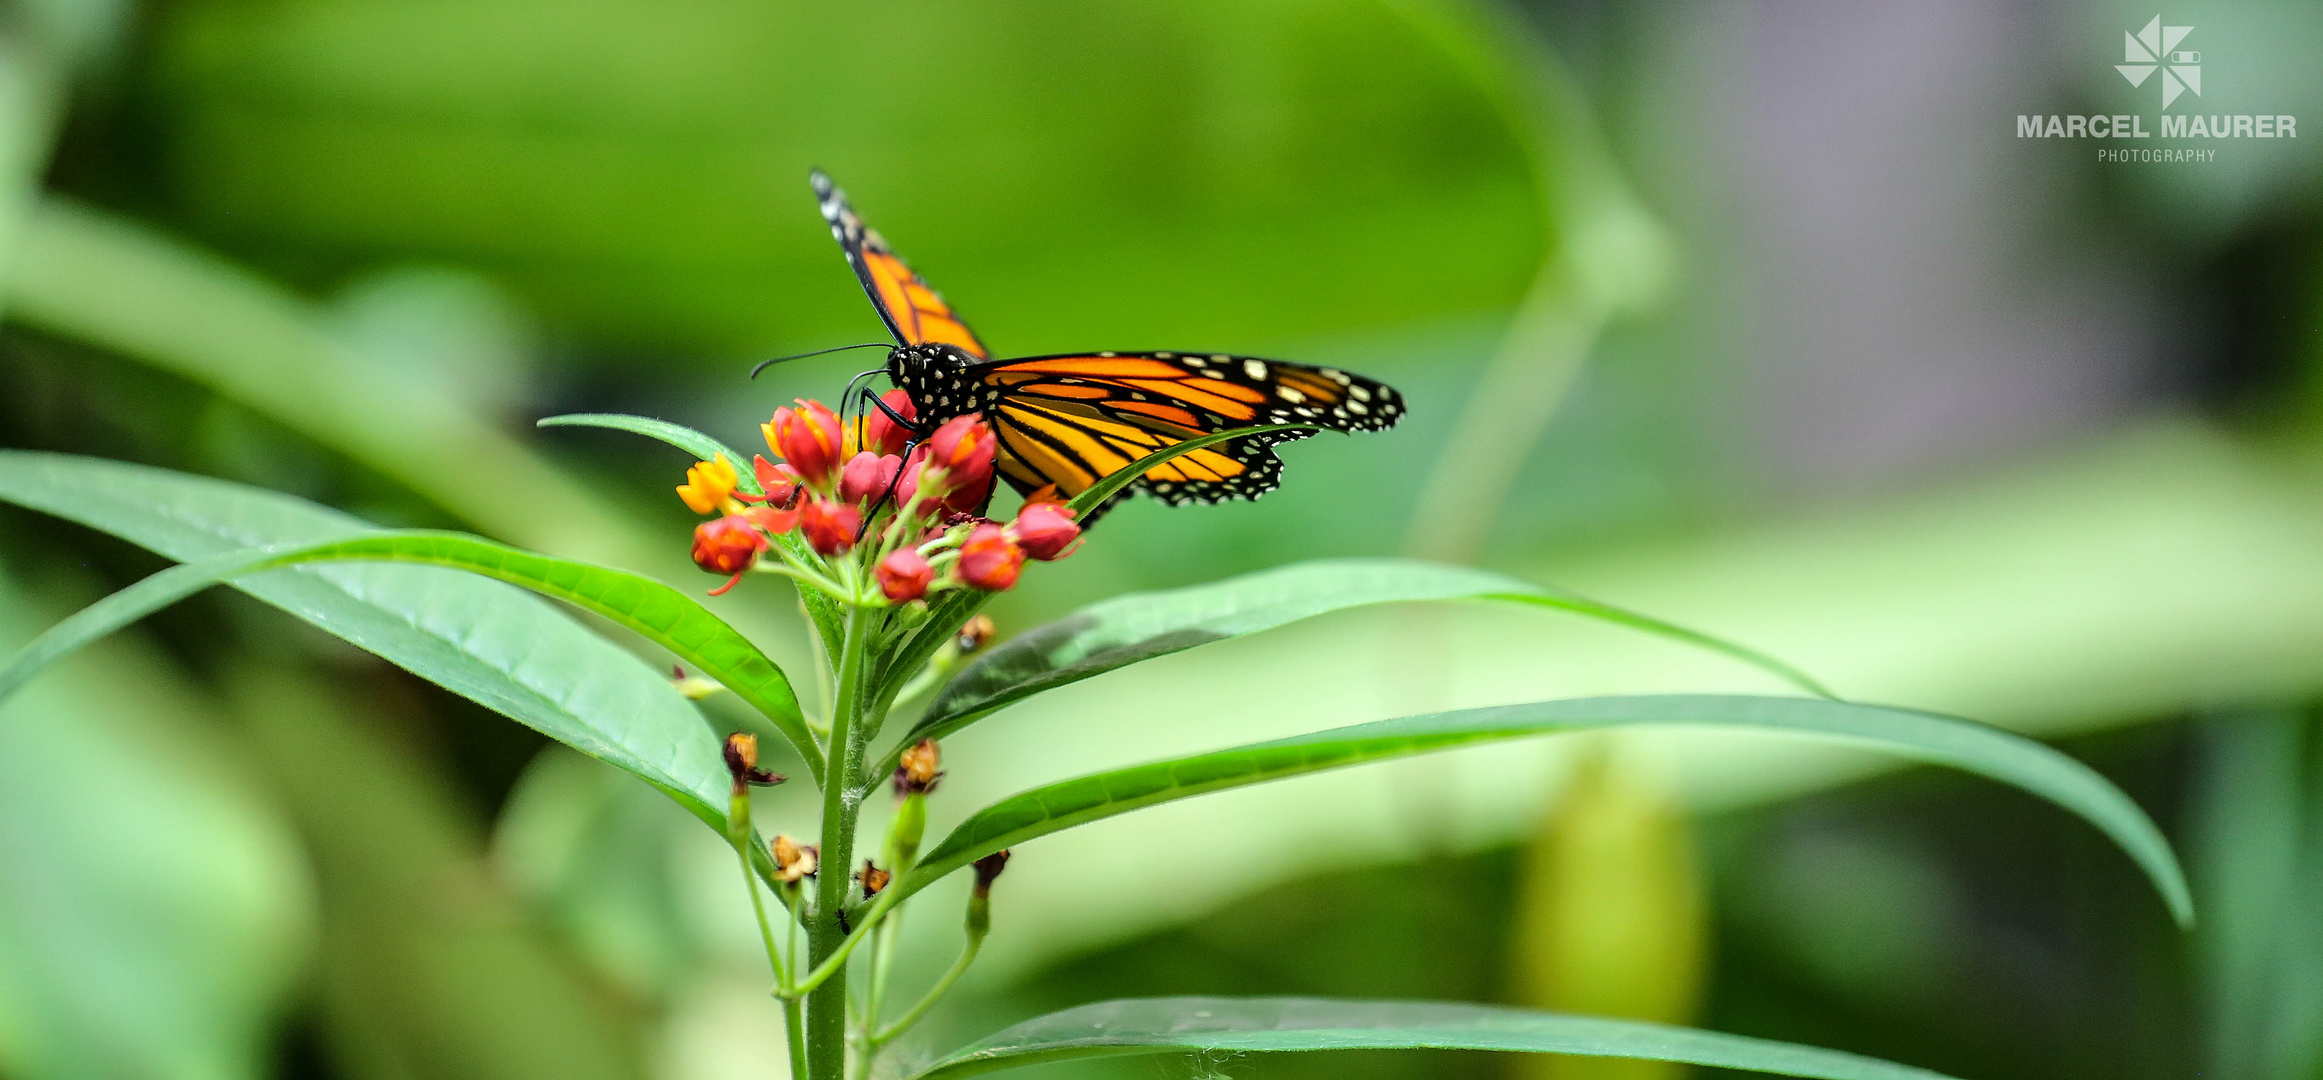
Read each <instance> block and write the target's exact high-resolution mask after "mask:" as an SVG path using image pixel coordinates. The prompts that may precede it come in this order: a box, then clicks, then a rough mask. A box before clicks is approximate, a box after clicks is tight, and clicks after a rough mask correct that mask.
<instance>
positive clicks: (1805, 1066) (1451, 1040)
mask: <svg viewBox="0 0 2323 1080" xmlns="http://www.w3.org/2000/svg"><path fill="white" fill-rule="evenodd" d="M1316 1050H1501V1051H1512V1052H1518V1053H1536V1054H1574V1055H1581V1056H1587V1057H1606V1058H1633V1059H1642V1060H1646V1061H1680V1062H1685V1063H1687V1064H1690V1065H1709V1066H1714V1067H1717V1068H1725V1069H1747V1070H1749V1071H1751V1072H1761V1073H1774V1074H1776V1075H1779V1076H1807V1077H1816V1078H1819V1080H1947V1078H1946V1077H1944V1075H1943V1074H1942V1073H1934V1072H1929V1071H1928V1070H1926V1069H1915V1068H1912V1067H1911V1066H1909V1065H1898V1064H1895V1063H1894V1062H1889V1061H1881V1060H1879V1059H1878V1058H1868V1057H1862V1056H1859V1055H1856V1054H1848V1053H1842V1052H1840V1051H1837V1050H1823V1049H1818V1048H1816V1047H1811V1046H1799V1045H1796V1044H1794V1043H1780V1042H1772V1041H1769V1040H1766V1039H1753V1038H1748V1037H1745V1036H1741V1035H1724V1034H1720V1033H1718V1032H1715V1031H1701V1030H1697V1029H1694V1028H1681V1027H1670V1026H1667V1025H1664V1024H1649V1023H1645V1022H1642V1021H1637V1020H1608V1019H1603V1018H1599V1017H1593V1016H1568V1015H1563V1014H1559V1013H1543V1012H1528V1011H1525V1010H1522V1009H1507V1008H1499V1007H1495V1006H1491V1005H1465V1004H1455V1003H1452V1002H1442V1001H1340V1000H1331V999H1326V998H1213V997H1172V998H1130V999H1127V1000H1122V1001H1102V1002H1098V1003H1096V1004H1094V1005H1082V1006H1079V1007H1077V1008H1071V1009H1066V1010H1064V1011H1062V1012H1053V1013H1050V1014H1048V1015H1047V1016H1041V1017H1035V1018H1033V1019H1031V1020H1027V1021H1025V1022H1024V1023H1021V1024H1018V1025H1016V1026H1015V1027H1011V1028H1008V1029H1006V1030H1003V1031H1001V1032H999V1033H997V1034H995V1035H993V1036H992V1037H990V1038H988V1039H985V1040H983V1041H981V1042H978V1043H976V1044H974V1045H972V1046H967V1047H963V1048H962V1049H960V1050H957V1051H954V1052H953V1053H951V1054H949V1055H947V1056H945V1057H944V1059H943V1060H941V1061H938V1062H937V1063H935V1064H934V1065H931V1066H929V1067H928V1068H926V1069H924V1070H922V1071H920V1072H918V1073H915V1074H913V1076H912V1080H955V1078H957V1077H966V1076H975V1075H977V1074H978V1073H986V1072H993V1071H995V1070H999V1069H1010V1068H1016V1067H1018V1066H1023V1065H1037V1064H1040V1063H1042V1062H1047V1061H1068V1060H1075V1059H1085V1058H1099V1057H1123V1056H1129V1055H1155V1054H1185V1055H1198V1054H1253V1053H1257V1054H1265V1053H1298V1052H1308V1051H1316Z"/></svg>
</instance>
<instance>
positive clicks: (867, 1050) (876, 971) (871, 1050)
mask: <svg viewBox="0 0 2323 1080" xmlns="http://www.w3.org/2000/svg"><path fill="white" fill-rule="evenodd" d="M897 872H898V873H901V872H902V870H901V868H900V867H898V868H897ZM902 932H903V910H902V909H901V908H898V909H896V911H895V913H894V914H892V915H889V916H887V917H885V918H883V919H881V920H879V928H878V929H877V930H874V931H872V934H873V937H872V939H871V986H870V988H869V990H867V991H866V992H865V993H864V1003H863V1053H864V1056H865V1057H866V1058H869V1057H870V1056H871V1055H873V1054H876V1053H878V1052H879V1040H878V1039H877V1038H875V1037H874V1035H873V1033H874V1032H876V1031H877V1030H878V1029H879V1008H880V1006H881V1005H882V1004H884V1003H885V1002H886V1000H887V970H888V968H889V967H890V966H892V965H893V964H894V962H895V943H896V935H898V934H900V933H902Z"/></svg>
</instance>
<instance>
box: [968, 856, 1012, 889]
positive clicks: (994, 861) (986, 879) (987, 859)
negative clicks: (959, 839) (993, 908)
mask: <svg viewBox="0 0 2323 1080" xmlns="http://www.w3.org/2000/svg"><path fill="white" fill-rule="evenodd" d="M1007 868H1008V849H1006V848H1002V849H1001V850H999V851H995V852H993V853H992V854H990V855H986V856H984V857H983V858H981V859H978V860H976V892H975V897H976V899H978V900H984V899H988V898H990V897H991V896H992V882H993V881H994V880H996V879H998V878H999V877H1000V872H1001V871H1002V870H1004V869H1007Z"/></svg>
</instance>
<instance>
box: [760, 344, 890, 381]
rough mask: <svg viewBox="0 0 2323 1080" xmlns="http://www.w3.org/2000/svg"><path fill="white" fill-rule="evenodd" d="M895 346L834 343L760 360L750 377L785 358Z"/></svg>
mask: <svg viewBox="0 0 2323 1080" xmlns="http://www.w3.org/2000/svg"><path fill="white" fill-rule="evenodd" d="M894 347H895V346H893V345H890V344H888V343H887V342H884V341H866V342H864V343H863V344H861V345H834V346H832V347H830V348H828V349H816V350H815V351H813V352H803V353H799V354H797V355H795V356H777V357H775V358H774V359H772V360H761V361H759V362H758V365H757V366H756V367H753V368H751V369H750V377H751V378H753V379H755V378H757V377H758V373H759V372H761V371H765V370H766V369H767V368H770V367H773V366H774V365H776V364H779V363H782V362H783V361H785V360H804V359H806V358H807V357H810V356H821V355H823V354H824V353H835V352H846V351H847V350H849V349H892V348H894Z"/></svg>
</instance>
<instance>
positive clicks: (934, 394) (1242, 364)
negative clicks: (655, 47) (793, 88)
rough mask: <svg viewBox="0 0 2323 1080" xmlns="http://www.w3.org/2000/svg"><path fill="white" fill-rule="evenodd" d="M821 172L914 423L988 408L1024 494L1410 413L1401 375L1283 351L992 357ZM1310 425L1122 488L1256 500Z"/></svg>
mask: <svg viewBox="0 0 2323 1080" xmlns="http://www.w3.org/2000/svg"><path fill="white" fill-rule="evenodd" d="M810 179H811V180H812V181H813V183H814V189H815V197H816V199H817V200H818V201H819V202H820V203H821V204H822V210H823V217H824V219H825V220H827V221H829V222H830V225H831V235H832V236H833V237H834V238H836V239H837V240H838V241H839V247H840V249H841V250H842V251H844V252H845V253H846V256H847V262H848V265H850V266H853V267H854V268H855V274H856V276H857V277H859V278H861V279H862V281H863V291H864V292H866V293H868V294H870V296H871V306H872V307H873V308H874V309H876V310H877V311H878V312H879V318H880V320H881V321H882V322H885V323H886V324H887V330H888V333H890V334H891V335H893V336H894V338H895V340H896V343H897V344H896V345H895V347H894V348H892V349H890V350H889V351H888V354H887V376H888V378H889V380H890V381H892V382H893V383H894V384H895V385H896V386H897V387H899V388H901V389H902V390H903V391H904V392H905V393H906V394H907V395H909V396H910V398H911V402H912V405H913V407H914V409H915V410H916V416H915V417H914V418H913V419H914V420H915V421H916V423H911V424H906V425H905V426H907V427H909V428H911V429H912V430H914V431H916V432H919V433H922V434H924V433H926V432H928V431H931V430H933V429H934V427H935V425H937V424H941V423H943V422H944V421H946V420H949V419H952V418H954V417H958V416H963V415H966V414H968V413H979V412H980V413H982V414H984V418H985V421H986V422H987V423H989V424H990V425H991V426H992V429H993V434H994V436H995V437H996V440H997V442H998V444H999V453H998V462H997V464H998V469H999V472H1000V475H1002V476H1004V477H1006V478H1007V479H1008V482H1009V485H1010V486H1012V487H1014V488H1015V489H1016V490H1017V491H1018V492H1019V493H1021V494H1025V495H1031V494H1033V493H1034V492H1038V491H1041V490H1042V489H1044V488H1050V487H1051V485H1054V487H1053V491H1054V493H1055V494H1056V495H1057V496H1059V497H1061V498H1071V497H1073V496H1075V495H1078V494H1079V493H1081V492H1082V491H1085V490H1087V489H1088V488H1089V487H1090V486H1091V485H1093V484H1095V483H1097V482H1098V481H1099V480H1101V479H1103V478H1104V477H1106V476H1108V475H1110V474H1112V473H1114V472H1116V471H1118V470H1120V469H1123V468H1126V467H1128V466H1129V465H1131V464H1132V463H1134V462H1136V461H1137V460H1138V459H1140V458H1143V457H1145V456H1146V455H1148V454H1151V453H1153V452H1155V451H1157V450H1161V449H1163V448H1164V447H1168V446H1172V445H1175V444H1177V443H1179V442H1182V441H1184V440H1186V439H1190V438H1195V437H1198V436H1201V435H1205V434H1210V433H1213V432H1219V431H1227V430H1231V429H1234V428H1244V427H1260V426H1266V425H1272V424H1309V425H1314V426H1315V427H1321V428H1329V429H1332V430H1335V431H1379V430H1384V429H1386V428H1389V427H1393V426H1394V425H1395V422H1396V421H1397V420H1399V419H1401V418H1402V417H1403V411H1404V409H1403V400H1402V397H1401V396H1400V395H1398V394H1397V393H1396V392H1395V388H1393V387H1390V386H1388V385H1386V384H1384V383H1380V382H1375V381H1373V380H1371V379H1366V378H1364V377H1362V376H1360V375H1354V374H1351V373H1348V372H1344V371H1339V370H1337V369H1334V368H1326V367H1313V366H1310V365H1307V364H1294V363H1286V362H1283V361H1280V360H1262V359H1259V358H1257V357H1250V356H1229V355H1226V354H1223V353H1184V352H1111V351H1108V352H1090V353H1058V354H1054V355H1047V356H1027V357H1020V358H1018V359H1013V360H994V359H992V353H991V350H990V349H988V348H986V347H985V345H984V342H983V341H982V340H981V339H979V338H978V337H977V336H976V333H975V331H973V330H970V329H968V324H967V323H966V322H965V321H963V320H962V319H961V318H960V316H959V314H958V313H957V312H955V311H953V310H952V306H951V305H950V304H948V303H945V302H944V298H943V297H942V296H941V295H939V294H938V293H937V292H936V291H935V290H934V289H932V288H930V287H929V286H928V283H927V282H926V281H925V280H923V279H921V277H920V276H919V275H918V274H916V273H914V272H913V271H912V269H911V267H910V266H909V265H907V264H905V262H904V261H903V258H902V257H901V256H899V255H897V254H896V253H895V250H894V249H893V248H890V247H889V246H887V241H886V240H885V239H884V238H882V237H881V236H880V235H879V233H878V232H877V231H876V230H873V229H871V228H868V227H866V226H865V225H864V224H863V219H862V218H861V217H859V216H857V215H856V213H855V210H854V208H853V207H852V206H850V205H849V204H848V202H847V196H846V193H844V192H842V191H840V190H839V189H838V188H837V187H834V186H833V185H832V184H831V178H830V177H828V176H825V175H824V174H823V173H822V171H821V170H816V171H814V172H813V173H811V174H810ZM866 374H869V373H868V372H867V373H866ZM866 396H869V395H866ZM873 400H874V403H875V404H880V405H881V406H882V407H884V403H879V402H877V401H876V399H873ZM895 419H897V420H899V421H901V420H902V419H903V418H901V417H896V418H895ZM1311 434H1313V431H1312V430H1297V431H1283V432H1270V433H1267V434H1262V435H1250V436H1246V437H1243V438H1238V439H1230V440H1228V441H1226V442H1223V443H1218V444H1216V445H1213V446H1208V447H1204V448H1202V449H1200V450H1195V451H1192V452H1190V453H1186V454H1182V455H1180V456H1178V457H1175V458H1172V459H1170V460H1169V461H1168V462H1165V463H1163V464H1162V465H1159V466H1156V467H1155V468H1153V469H1150V470H1148V471H1147V472H1146V474H1145V475H1144V476H1142V477H1139V478H1138V479H1137V480H1135V481H1133V482H1132V483H1131V484H1130V485H1129V487H1128V488H1125V489H1123V494H1127V493H1128V492H1129V491H1132V490H1142V491H1144V492H1146V493H1148V494H1150V495H1152V496H1153V497H1154V498H1157V499H1160V500H1161V501H1162V502H1164V503H1168V504H1170V505H1173V506H1174V505H1178V504H1182V503H1185V502H1189V501H1194V500H1199V501H1202V502H1216V501H1218V500H1220V499H1254V498H1257V497H1258V496H1259V495H1261V494H1264V493H1266V492H1269V491H1272V490H1274V488H1275V486H1276V484H1277V483H1278V482H1279V480H1280V477H1281V475H1282V462H1281V461H1280V460H1279V459H1277V458H1276V457H1275V456H1274V450H1273V447H1274V445H1275V444H1277V443H1281V442H1288V441H1290V440H1293V439H1303V438H1306V437H1307V436H1308V435H1311ZM1119 498H1120V496H1118V495H1117V496H1115V499H1116V500H1118V499H1119ZM1108 506H1110V502H1109V503H1108ZM1104 509H1106V507H1099V508H1097V511H1094V512H1092V513H1091V514H1090V515H1089V519H1090V520H1093V519H1094V518H1095V517H1096V516H1097V513H1099V512H1102V511H1103V510H1104Z"/></svg>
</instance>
